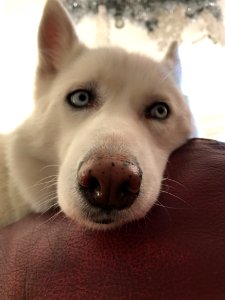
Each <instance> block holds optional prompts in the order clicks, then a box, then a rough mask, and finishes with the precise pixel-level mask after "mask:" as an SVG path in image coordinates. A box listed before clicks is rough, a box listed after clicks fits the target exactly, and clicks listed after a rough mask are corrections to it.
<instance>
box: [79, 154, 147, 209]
mask: <svg viewBox="0 0 225 300" xmlns="http://www.w3.org/2000/svg"><path fill="white" fill-rule="evenodd" d="M141 178H142V172H141V169H140V168H139V167H138V166H137V164H135V163H132V162H129V161H125V160H117V159H110V158H102V159H89V160H87V161H85V162H83V163H82V164H81V166H80V168H79V170H78V183H79V188H80V191H81V193H82V194H83V197H84V198H85V199H86V200H87V201H88V202H89V203H90V204H92V205H93V206H95V207H100V208H103V209H105V210H112V209H118V210H122V209H125V208H128V207H130V206H131V205H132V203H133V202H134V201H135V199H136V198H137V196H138V194H139V192H140V185H141Z"/></svg>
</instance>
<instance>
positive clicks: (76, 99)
mask: <svg viewBox="0 0 225 300" xmlns="http://www.w3.org/2000/svg"><path fill="white" fill-rule="evenodd" d="M67 101H68V102H69V104H70V105H72V106H74V107H77V108H84V107H87V106H88V105H89V104H90V101H91V95H90V92H88V91H86V90H77V91H74V92H72V93H70V94H69V95H68V96H67Z"/></svg>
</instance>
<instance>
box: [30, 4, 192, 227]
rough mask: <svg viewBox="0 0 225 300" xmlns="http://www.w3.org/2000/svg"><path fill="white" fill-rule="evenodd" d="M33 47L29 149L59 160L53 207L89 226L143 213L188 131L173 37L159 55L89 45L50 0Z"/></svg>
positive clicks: (48, 159)
mask: <svg viewBox="0 0 225 300" xmlns="http://www.w3.org/2000/svg"><path fill="white" fill-rule="evenodd" d="M39 51H40V64H39V66H38V70H37V82H36V109H35V111H34V114H33V116H32V120H33V122H35V123H36V124H37V123H38V124H39V126H38V128H39V131H38V132H37V133H36V134H38V135H41V138H40V139H38V141H37V142H36V144H35V149H36V150H34V153H35V154H34V155H37V156H38V155H39V156H41V157H39V158H40V160H41V161H46V164H49V162H50V163H54V164H57V165H59V169H58V178H57V188H56V189H57V198H58V204H59V206H60V207H61V209H62V210H63V211H64V212H65V214H66V215H67V216H69V217H70V218H71V219H74V220H75V221H78V222H79V223H81V224H83V225H85V226H87V227H90V228H94V229H108V228H112V227H116V226H118V225H121V224H123V223H126V222H129V221H132V220H136V219H139V218H141V217H144V216H145V215H146V214H147V212H148V211H149V209H150V208H151V207H152V206H153V204H154V203H155V202H156V200H157V197H158V194H159V192H160V186H161V181H162V176H163V172H164V169H165V166H166V163H167V160H168V157H169V155H170V154H171V152H172V151H173V150H175V149H176V148H178V147H179V146H180V145H182V144H183V143H184V142H185V141H186V140H187V139H188V138H189V137H190V134H191V132H192V121H191V113H190V111H189V108H188V106H187V104H186V103H185V101H184V99H183V97H182V94H181V92H180V89H179V86H178V81H179V74H178V73H179V59H178V56H177V51H176V45H175V44H173V45H172V46H171V47H170V49H169V50H168V52H167V54H166V56H165V59H164V60H163V61H161V62H155V61H153V60H151V59H149V58H147V57H144V56H141V55H138V54H128V53H127V52H125V51H124V50H122V49H117V48H100V49H88V48H86V47H85V46H83V45H82V44H81V43H80V42H79V41H78V39H77V37H76V35H75V33H74V30H73V27H72V25H71V23H70V20H69V18H68V16H67V15H66V13H65V12H64V10H63V9H62V7H61V5H60V4H59V3H58V2H57V1H55V0H52V1H48V2H47V5H46V7H45V10H44V14H43V18H42V21H41V25H40V29H39ZM34 120H35V121H34ZM40 124H41V125H40ZM46 144H48V145H49V147H48V149H47V147H45V145H46ZM37 149H38V150H37ZM40 153H41V155H40ZM33 198H34V199H35V196H34V197H33Z"/></svg>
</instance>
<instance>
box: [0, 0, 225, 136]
mask: <svg viewBox="0 0 225 300" xmlns="http://www.w3.org/2000/svg"><path fill="white" fill-rule="evenodd" d="M62 3H63V4H64V5H65V7H66V9H67V10H68V11H69V13H70V14H71V16H72V17H73V21H74V25H75V27H76V31H77V34H78V36H79V37H80V39H81V40H82V41H83V42H85V43H86V44H87V45H88V46H105V45H117V46H121V47H124V48H126V49H128V50H129V51H133V50H135V51H138V52H140V53H145V54H147V55H150V56H153V57H155V58H156V59H158V58H160V57H162V55H163V54H164V53H165V51H166V49H167V47H168V45H169V44H170V43H171V42H172V41H173V40H178V41H179V45H180V47H179V53H180V58H181V62H182V69H183V80H182V90H183V92H184V94H185V95H187V96H188V98H189V101H190V106H191V109H192V111H193V113H194V117H195V120H196V124H197V128H198V136H200V137H206V138H213V139H218V140H221V141H225V18H224V15H225V0H218V1H216V0H201V1H200V0H186V1H175V0H173V1H171V0H163V1H154V0H137V1H134V0H124V1H121V0H112V1H110V0H109V1H106V0H94V1H89V0H62ZM44 4H45V1H44V0H0V37H1V46H0V82H1V84H0V132H1V133H8V132H10V131H12V130H13V129H14V128H15V127H16V126H18V124H20V123H21V122H22V121H23V120H24V119H25V118H26V117H27V116H28V115H29V114H30V113H31V111H32V105H33V101H32V99H33V86H34V74H35V66H36V64H37V43H36V36H37V28H38V24H39V21H40V17H41V12H42V10H43V6H44Z"/></svg>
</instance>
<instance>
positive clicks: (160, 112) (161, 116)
mask: <svg viewBox="0 0 225 300" xmlns="http://www.w3.org/2000/svg"><path fill="white" fill-rule="evenodd" d="M169 113H170V110H169V106H168V105H167V104H166V103H164V102H156V103H154V104H153V105H151V106H150V107H148V108H147V110H146V112H145V115H146V118H148V119H157V120H165V119H167V118H168V116H169Z"/></svg>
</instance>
